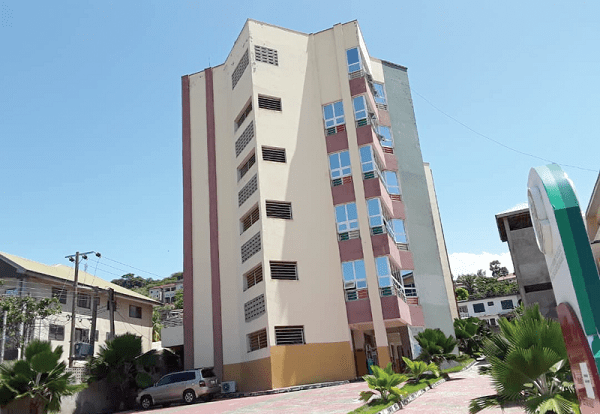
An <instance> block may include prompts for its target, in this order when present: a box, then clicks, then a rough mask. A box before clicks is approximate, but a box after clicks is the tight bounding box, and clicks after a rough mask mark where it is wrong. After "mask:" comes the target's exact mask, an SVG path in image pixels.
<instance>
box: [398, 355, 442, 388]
mask: <svg viewBox="0 0 600 414" xmlns="http://www.w3.org/2000/svg"><path fill="white" fill-rule="evenodd" d="M402 359H403V360H404V363H405V364H406V368H407V369H408V377H409V378H410V379H412V380H413V382H419V380H420V379H421V377H423V375H424V374H425V373H426V372H428V371H430V372H431V373H432V374H433V376H434V377H439V376H440V369H439V367H438V366H437V365H436V364H435V363H433V362H431V363H429V364H427V363H426V362H423V361H411V360H410V359H408V358H406V357H402Z"/></svg>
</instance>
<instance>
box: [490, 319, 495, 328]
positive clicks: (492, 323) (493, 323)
mask: <svg viewBox="0 0 600 414" xmlns="http://www.w3.org/2000/svg"><path fill="white" fill-rule="evenodd" d="M490 325H492V326H496V319H495V318H492V319H490Z"/></svg>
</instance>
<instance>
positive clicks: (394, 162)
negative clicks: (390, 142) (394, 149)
mask: <svg viewBox="0 0 600 414" xmlns="http://www.w3.org/2000/svg"><path fill="white" fill-rule="evenodd" d="M383 156H384V158H385V169H386V170H389V171H398V159H397V158H396V156H395V155H394V154H388V153H384V154H383Z"/></svg>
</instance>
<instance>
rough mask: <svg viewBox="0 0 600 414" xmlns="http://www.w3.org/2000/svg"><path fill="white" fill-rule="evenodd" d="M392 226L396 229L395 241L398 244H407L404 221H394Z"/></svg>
mask: <svg viewBox="0 0 600 414" xmlns="http://www.w3.org/2000/svg"><path fill="white" fill-rule="evenodd" d="M392 226H393V229H394V241H395V242H396V243H407V240H406V230H404V220H401V219H393V220H392Z"/></svg>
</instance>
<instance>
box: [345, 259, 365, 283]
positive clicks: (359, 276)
mask: <svg viewBox="0 0 600 414" xmlns="http://www.w3.org/2000/svg"><path fill="white" fill-rule="evenodd" d="M342 274H343V276H344V289H366V288H367V273H366V271H365V262H364V260H355V261H353V262H343V263H342Z"/></svg>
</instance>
